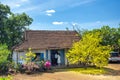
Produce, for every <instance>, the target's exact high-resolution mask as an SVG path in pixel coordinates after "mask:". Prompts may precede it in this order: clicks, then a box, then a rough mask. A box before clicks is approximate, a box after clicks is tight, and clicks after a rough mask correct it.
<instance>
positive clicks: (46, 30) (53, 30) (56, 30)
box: [26, 30, 75, 32]
mask: <svg viewBox="0 0 120 80" xmlns="http://www.w3.org/2000/svg"><path fill="white" fill-rule="evenodd" d="M26 31H33V32H35V31H49V32H50V31H51V32H56V31H61V32H67V31H68V32H74V31H75V30H26Z"/></svg>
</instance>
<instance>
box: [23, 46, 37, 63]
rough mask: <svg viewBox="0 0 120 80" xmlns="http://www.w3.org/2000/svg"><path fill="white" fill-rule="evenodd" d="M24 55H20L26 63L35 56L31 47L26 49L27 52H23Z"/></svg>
mask: <svg viewBox="0 0 120 80" xmlns="http://www.w3.org/2000/svg"><path fill="white" fill-rule="evenodd" d="M25 55H26V57H25V58H23V57H21V58H22V59H23V60H24V61H25V62H26V63H28V62H31V61H32V59H33V58H35V56H36V55H35V54H34V53H33V52H32V51H31V48H29V49H28V52H27V53H26V54H25Z"/></svg>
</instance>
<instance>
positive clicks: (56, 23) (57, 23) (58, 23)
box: [52, 21, 64, 25]
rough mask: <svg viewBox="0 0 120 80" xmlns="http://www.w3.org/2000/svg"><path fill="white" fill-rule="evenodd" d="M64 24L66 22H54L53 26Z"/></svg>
mask: <svg viewBox="0 0 120 80" xmlns="http://www.w3.org/2000/svg"><path fill="white" fill-rule="evenodd" d="M63 23H64V22H57V21H55V22H52V24H53V25H62V24H63Z"/></svg>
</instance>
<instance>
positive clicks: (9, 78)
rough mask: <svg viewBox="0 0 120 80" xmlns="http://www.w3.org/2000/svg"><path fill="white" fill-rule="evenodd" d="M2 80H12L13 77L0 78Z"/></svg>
mask: <svg viewBox="0 0 120 80" xmlns="http://www.w3.org/2000/svg"><path fill="white" fill-rule="evenodd" d="M0 80H12V77H11V76H9V75H8V76H7V77H2V78H0Z"/></svg>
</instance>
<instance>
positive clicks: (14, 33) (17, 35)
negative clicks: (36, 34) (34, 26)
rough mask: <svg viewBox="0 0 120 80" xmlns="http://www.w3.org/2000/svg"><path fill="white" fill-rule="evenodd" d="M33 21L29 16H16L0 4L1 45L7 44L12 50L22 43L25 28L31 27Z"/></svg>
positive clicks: (7, 7)
mask: <svg viewBox="0 0 120 80" xmlns="http://www.w3.org/2000/svg"><path fill="white" fill-rule="evenodd" d="M32 21H33V20H32V18H30V17H29V16H28V15H27V14H25V13H22V14H14V13H12V12H11V11H10V8H9V6H7V5H3V4H1V3H0V43H2V44H4V43H6V44H7V45H8V47H9V49H11V48H12V47H13V46H15V45H16V44H18V43H20V42H22V39H23V34H24V31H25V30H26V27H25V26H29V25H30V24H31V23H32Z"/></svg>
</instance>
